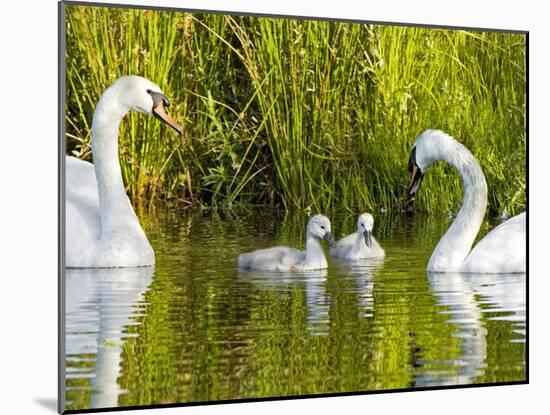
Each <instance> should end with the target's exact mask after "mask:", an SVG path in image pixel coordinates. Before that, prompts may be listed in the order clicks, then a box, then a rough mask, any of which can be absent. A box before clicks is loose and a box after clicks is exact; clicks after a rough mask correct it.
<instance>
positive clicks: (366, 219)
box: [357, 213, 374, 248]
mask: <svg viewBox="0 0 550 415" xmlns="http://www.w3.org/2000/svg"><path fill="white" fill-rule="evenodd" d="M373 225H374V218H373V217H372V215H371V214H370V213H363V214H361V215H359V218H358V219H357V232H358V233H359V234H361V235H363V238H365V245H367V246H368V247H369V248H370V247H371V246H372V236H371V232H372V226H373Z"/></svg>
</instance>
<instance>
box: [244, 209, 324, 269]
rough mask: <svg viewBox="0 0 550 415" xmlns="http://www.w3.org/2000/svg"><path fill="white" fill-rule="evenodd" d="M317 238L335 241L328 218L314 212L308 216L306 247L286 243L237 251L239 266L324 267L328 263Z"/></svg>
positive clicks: (270, 267) (250, 267)
mask: <svg viewBox="0 0 550 415" xmlns="http://www.w3.org/2000/svg"><path fill="white" fill-rule="evenodd" d="M319 239H325V240H326V241H327V242H328V243H329V245H331V246H333V245H334V239H333V238H332V234H331V233H330V221H329V220H328V218H327V217H326V216H323V215H315V216H313V217H312V218H311V219H310V220H309V222H308V224H307V235H306V250H305V251H300V250H298V249H294V248H289V247H286V246H276V247H273V248H267V249H259V250H257V251H254V252H248V253H245V254H240V255H239V259H238V264H239V268H242V269H252V270H265V271H291V270H296V271H308V270H316V269H325V268H327V267H328V264H327V259H326V257H325V253H324V252H323V248H322V247H321V244H320V243H319Z"/></svg>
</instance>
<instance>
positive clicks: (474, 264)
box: [463, 212, 527, 273]
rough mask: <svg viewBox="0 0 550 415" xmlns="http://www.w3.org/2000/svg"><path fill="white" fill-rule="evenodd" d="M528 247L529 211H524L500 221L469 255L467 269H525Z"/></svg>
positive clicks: (502, 271)
mask: <svg viewBox="0 0 550 415" xmlns="http://www.w3.org/2000/svg"><path fill="white" fill-rule="evenodd" d="M526 251H527V238H526V215H525V212H524V213H521V214H519V215H517V216H514V217H513V218H511V219H509V220H507V221H506V222H504V223H502V224H500V225H499V226H497V227H496V228H495V229H493V230H492V231H491V232H489V233H488V234H487V235H486V236H485V237H484V238H483V239H482V240H481V241H479V242H478V243H477V244H476V246H475V247H474V249H472V252H470V255H468V258H466V261H465V262H464V268H463V271H465V272H480V273H515V272H525V271H526V266H527V265H526V264H527V252H526Z"/></svg>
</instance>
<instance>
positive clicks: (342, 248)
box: [330, 213, 384, 260]
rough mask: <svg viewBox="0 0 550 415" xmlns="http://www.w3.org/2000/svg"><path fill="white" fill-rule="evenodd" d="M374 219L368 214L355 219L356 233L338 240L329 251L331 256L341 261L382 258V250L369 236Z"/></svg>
mask: <svg viewBox="0 0 550 415" xmlns="http://www.w3.org/2000/svg"><path fill="white" fill-rule="evenodd" d="M373 225H374V218H373V217H372V215H371V214H370V213H363V214H361V215H359V218H358V219H357V232H356V233H352V234H351V235H348V236H346V237H344V238H342V239H340V240H339V241H338V242H337V243H336V246H335V247H334V248H331V249H330V254H331V255H332V256H335V257H338V258H341V259H351V260H356V259H366V258H380V257H383V256H384V250H383V249H382V247H381V246H380V244H379V243H378V241H377V240H376V239H374V237H373V236H372V235H371V232H372V226H373Z"/></svg>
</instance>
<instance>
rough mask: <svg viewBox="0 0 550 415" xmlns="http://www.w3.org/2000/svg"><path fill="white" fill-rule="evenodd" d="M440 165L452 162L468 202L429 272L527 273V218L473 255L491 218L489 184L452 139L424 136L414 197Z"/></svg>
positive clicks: (433, 133) (500, 229) (507, 225)
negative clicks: (436, 164)
mask: <svg viewBox="0 0 550 415" xmlns="http://www.w3.org/2000/svg"><path fill="white" fill-rule="evenodd" d="M438 160H443V161H446V162H447V163H449V164H450V165H452V166H453V167H454V168H455V169H456V170H458V172H459V173H460V176H461V177H462V186H463V188H464V200H463V202H462V206H461V208H460V210H459V211H458V214H457V216H456V219H455V220H454V222H453V224H452V225H451V226H450V227H449V229H448V230H447V232H446V233H445V235H443V237H442V238H441V240H440V241H439V243H438V244H437V246H436V247H435V249H434V251H433V253H432V256H431V258H430V261H429V262H428V271H432V272H450V271H453V272H455V271H457V272H468V273H472V272H476V273H486V274H500V273H517V272H525V270H526V246H527V239H526V231H525V226H526V214H525V212H523V213H521V214H519V215H517V216H515V217H513V218H511V219H508V220H507V221H506V222H504V223H502V224H500V225H499V226H497V227H496V228H494V229H493V230H492V231H491V232H489V233H488V234H487V235H486V236H485V237H484V238H483V239H482V240H481V241H479V242H478V243H477V245H476V246H475V247H474V248H473V249H471V248H472V244H473V242H474V240H475V238H476V235H477V233H478V231H479V227H480V226H481V223H482V222H483V217H484V216H485V209H486V207H487V183H486V182H485V176H484V175H483V172H482V171H481V167H480V166H479V164H478V162H477V161H476V159H475V158H474V156H473V155H472V153H470V151H469V150H468V149H467V148H466V147H464V146H463V145H462V144H460V143H459V142H458V141H456V140H455V139H454V138H452V137H451V136H449V135H447V134H445V133H443V132H441V131H438V130H427V131H425V132H423V133H422V134H421V135H419V136H418V138H417V139H416V141H415V143H414V145H413V148H412V150H411V154H410V157H409V165H408V169H409V172H410V173H411V175H412V181H411V184H410V186H409V189H408V194H409V197H410V198H411V199H412V200H414V197H415V195H416V192H417V191H418V189H419V187H420V183H421V181H422V177H423V175H424V174H425V172H426V170H427V169H428V167H429V166H430V165H431V164H432V163H434V162H435V161H438ZM470 249H471V251H470Z"/></svg>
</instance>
